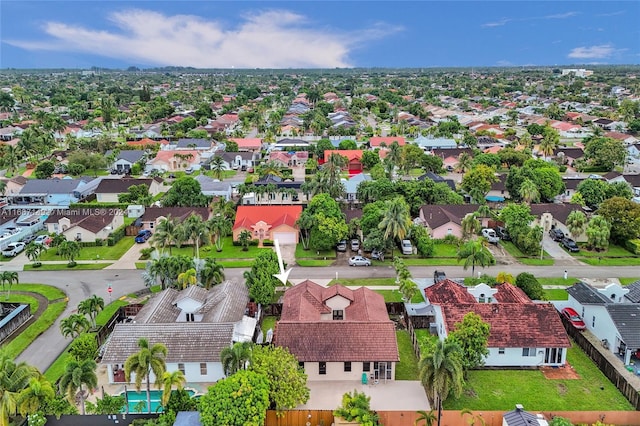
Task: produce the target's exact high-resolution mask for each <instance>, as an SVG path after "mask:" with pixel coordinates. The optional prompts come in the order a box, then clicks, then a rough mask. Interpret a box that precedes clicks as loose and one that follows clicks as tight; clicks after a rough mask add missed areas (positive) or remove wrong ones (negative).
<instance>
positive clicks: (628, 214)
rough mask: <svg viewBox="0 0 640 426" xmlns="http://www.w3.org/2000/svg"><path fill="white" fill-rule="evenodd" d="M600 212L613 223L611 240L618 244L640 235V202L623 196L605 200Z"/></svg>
mask: <svg viewBox="0 0 640 426" xmlns="http://www.w3.org/2000/svg"><path fill="white" fill-rule="evenodd" d="M598 214H599V215H600V216H602V217H603V218H604V219H606V220H607V222H608V223H609V224H611V240H612V241H613V242H615V243H617V244H623V243H624V242H625V241H627V240H630V239H634V238H638V235H640V204H638V203H634V202H633V201H631V200H627V199H625V198H621V197H613V198H610V199H608V200H606V201H604V202H603V203H602V204H601V205H600V208H599V209H598Z"/></svg>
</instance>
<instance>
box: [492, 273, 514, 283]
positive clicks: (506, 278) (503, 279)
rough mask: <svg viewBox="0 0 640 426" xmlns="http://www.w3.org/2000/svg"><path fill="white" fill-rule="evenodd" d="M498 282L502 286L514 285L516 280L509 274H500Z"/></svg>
mask: <svg viewBox="0 0 640 426" xmlns="http://www.w3.org/2000/svg"><path fill="white" fill-rule="evenodd" d="M496 282H498V283H500V284H504V283H509V284H513V282H514V278H513V275H511V274H510V273H508V272H498V275H496Z"/></svg>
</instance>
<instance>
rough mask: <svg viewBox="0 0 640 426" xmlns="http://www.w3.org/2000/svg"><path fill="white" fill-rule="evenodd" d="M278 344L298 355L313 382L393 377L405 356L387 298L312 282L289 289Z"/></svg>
mask: <svg viewBox="0 0 640 426" xmlns="http://www.w3.org/2000/svg"><path fill="white" fill-rule="evenodd" d="M273 343H274V344H275V345H276V346H281V347H284V348H287V349H288V350H289V352H291V353H292V354H293V355H294V356H295V357H296V358H297V359H298V361H299V363H300V365H301V366H302V367H303V368H304V371H305V373H306V374H307V380H310V381H328V380H349V381H353V382H361V380H362V379H363V377H364V378H366V379H367V380H369V379H370V380H371V381H372V382H374V381H375V382H376V383H377V382H378V381H390V380H394V378H395V367H396V363H397V362H398V361H399V359H400V358H399V354H398V344H397V341H396V332H395V324H394V323H393V322H392V321H391V320H390V319H389V314H388V313H387V309H386V306H385V303H384V298H383V297H382V296H381V295H379V294H378V293H376V292H374V291H372V290H370V289H368V288H366V287H360V288H358V289H357V290H351V289H349V288H347V287H344V286H342V285H340V284H337V285H333V286H331V287H322V286H320V285H318V284H316V283H314V282H312V281H309V280H306V281H304V282H302V283H300V284H298V285H296V286H294V287H291V288H289V289H287V291H286V292H285V294H284V297H283V303H282V314H281V316H280V321H278V323H277V324H276V329H275V333H274V337H273Z"/></svg>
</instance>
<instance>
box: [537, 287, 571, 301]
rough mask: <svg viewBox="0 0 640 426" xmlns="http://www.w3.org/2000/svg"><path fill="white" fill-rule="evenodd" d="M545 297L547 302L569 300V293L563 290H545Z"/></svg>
mask: <svg viewBox="0 0 640 426" xmlns="http://www.w3.org/2000/svg"><path fill="white" fill-rule="evenodd" d="M542 291H544V296H545V297H546V298H547V300H569V293H567V290H564V289H562V288H553V289H547V288H545V289H543V290H542Z"/></svg>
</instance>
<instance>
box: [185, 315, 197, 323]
mask: <svg viewBox="0 0 640 426" xmlns="http://www.w3.org/2000/svg"><path fill="white" fill-rule="evenodd" d="M186 315H187V322H195V316H194V315H193V314H186Z"/></svg>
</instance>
